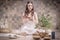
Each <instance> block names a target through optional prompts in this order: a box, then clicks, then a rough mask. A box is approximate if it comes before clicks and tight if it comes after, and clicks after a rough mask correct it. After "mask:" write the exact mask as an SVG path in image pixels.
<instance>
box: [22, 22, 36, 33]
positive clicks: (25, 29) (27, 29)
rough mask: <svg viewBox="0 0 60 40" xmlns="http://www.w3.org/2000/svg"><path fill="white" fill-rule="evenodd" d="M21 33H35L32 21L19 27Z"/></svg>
mask: <svg viewBox="0 0 60 40" xmlns="http://www.w3.org/2000/svg"><path fill="white" fill-rule="evenodd" d="M21 32H26V33H27V34H33V33H35V32H36V30H35V24H34V22H32V21H28V22H26V23H24V24H23V25H22V26H21Z"/></svg>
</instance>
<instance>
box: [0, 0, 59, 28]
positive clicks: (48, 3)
mask: <svg viewBox="0 0 60 40" xmlns="http://www.w3.org/2000/svg"><path fill="white" fill-rule="evenodd" d="M27 1H28V0H0V26H1V27H12V28H18V27H20V26H21V14H22V12H24V10H25V5H26V2H27ZM31 1H33V3H34V8H35V11H36V12H37V14H38V17H40V16H41V14H43V13H44V14H45V16H46V15H47V14H49V15H50V16H51V17H52V20H51V22H52V24H53V28H55V27H56V22H57V18H56V17H57V16H56V14H57V13H59V12H58V10H59V7H58V5H57V2H56V1H52V0H31ZM57 7H58V8H57Z"/></svg>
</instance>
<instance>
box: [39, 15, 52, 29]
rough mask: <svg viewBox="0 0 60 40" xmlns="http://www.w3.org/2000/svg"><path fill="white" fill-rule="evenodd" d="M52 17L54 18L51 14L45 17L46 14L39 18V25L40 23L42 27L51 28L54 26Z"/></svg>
mask: <svg viewBox="0 0 60 40" xmlns="http://www.w3.org/2000/svg"><path fill="white" fill-rule="evenodd" d="M51 19H52V18H51V17H50V16H47V17H45V16H44V15H42V16H41V18H39V19H38V20H39V23H38V25H40V26H41V27H46V28H51V26H52V23H51V22H50V21H51Z"/></svg>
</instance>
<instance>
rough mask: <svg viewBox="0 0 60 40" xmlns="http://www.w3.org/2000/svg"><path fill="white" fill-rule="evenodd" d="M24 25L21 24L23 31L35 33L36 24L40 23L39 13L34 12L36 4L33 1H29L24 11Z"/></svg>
mask: <svg viewBox="0 0 60 40" xmlns="http://www.w3.org/2000/svg"><path fill="white" fill-rule="evenodd" d="M22 18H23V25H22V26H21V32H25V33H27V34H33V33H34V32H35V27H36V24H37V23H38V18H37V14H36V13H35V12H34V6H33V3H32V2H30V1H29V2H27V5H26V10H25V12H24V13H23V16H22Z"/></svg>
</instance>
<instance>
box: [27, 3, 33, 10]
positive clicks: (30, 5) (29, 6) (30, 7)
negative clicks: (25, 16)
mask: <svg viewBox="0 0 60 40" xmlns="http://www.w3.org/2000/svg"><path fill="white" fill-rule="evenodd" d="M32 8H33V5H32V3H29V4H28V10H29V11H31V10H32Z"/></svg>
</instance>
